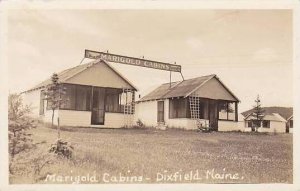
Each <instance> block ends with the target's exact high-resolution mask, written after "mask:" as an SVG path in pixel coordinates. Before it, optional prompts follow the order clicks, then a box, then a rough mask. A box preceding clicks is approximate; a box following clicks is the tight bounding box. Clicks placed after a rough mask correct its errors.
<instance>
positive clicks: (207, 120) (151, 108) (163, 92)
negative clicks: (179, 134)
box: [135, 75, 241, 131]
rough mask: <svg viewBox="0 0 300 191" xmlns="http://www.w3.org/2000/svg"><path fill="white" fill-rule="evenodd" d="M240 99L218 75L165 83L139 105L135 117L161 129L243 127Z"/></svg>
mask: <svg viewBox="0 0 300 191" xmlns="http://www.w3.org/2000/svg"><path fill="white" fill-rule="evenodd" d="M238 102H239V99H238V98H237V97H236V96H235V95H234V94H233V93H232V92H231V91H230V90H229V89H228V88H227V87H226V86H225V85H224V84H223V83H222V82H221V81H220V79H219V78H218V77H217V76H216V75H209V76H202V77H198V78H193V79H188V80H184V81H179V82H172V83H171V84H170V83H165V84H162V85H161V86H159V87H158V88H156V89H155V90H153V91H152V92H150V93H149V94H148V95H146V96H144V97H143V98H141V99H140V100H139V101H138V102H137V104H136V115H135V119H136V120H141V121H142V123H144V125H146V126H153V127H159V128H164V127H168V128H183V129H197V128H199V127H201V126H202V127H205V126H206V127H210V128H212V129H213V130H219V131H232V130H240V129H241V127H240V125H239V124H238Z"/></svg>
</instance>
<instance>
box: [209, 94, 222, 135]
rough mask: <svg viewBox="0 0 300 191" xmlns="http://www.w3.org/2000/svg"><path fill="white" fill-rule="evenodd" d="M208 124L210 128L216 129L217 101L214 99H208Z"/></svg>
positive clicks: (217, 116)
mask: <svg viewBox="0 0 300 191" xmlns="http://www.w3.org/2000/svg"><path fill="white" fill-rule="evenodd" d="M208 118H209V126H210V127H211V128H212V130H215V131H217V130H218V118H219V112H218V102H217V101H215V100H209V117H208Z"/></svg>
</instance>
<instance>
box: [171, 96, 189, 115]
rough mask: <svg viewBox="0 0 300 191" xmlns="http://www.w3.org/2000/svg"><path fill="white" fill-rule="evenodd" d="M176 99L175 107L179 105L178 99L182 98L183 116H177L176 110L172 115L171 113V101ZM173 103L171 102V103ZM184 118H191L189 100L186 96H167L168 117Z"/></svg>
mask: <svg viewBox="0 0 300 191" xmlns="http://www.w3.org/2000/svg"><path fill="white" fill-rule="evenodd" d="M174 100H175V101H177V102H176V103H177V104H176V105H177V107H179V106H178V105H179V104H178V100H183V101H184V102H185V103H184V105H185V115H184V116H183V117H178V112H177V113H176V114H175V115H174V116H173V115H171V112H172V111H171V102H173V101H174ZM172 104H173V103H172ZM173 108H174V106H173ZM184 118H186V119H189V118H191V116H190V108H189V100H188V98H183V97H179V98H169V119H184Z"/></svg>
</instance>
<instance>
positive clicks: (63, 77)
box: [23, 59, 137, 93]
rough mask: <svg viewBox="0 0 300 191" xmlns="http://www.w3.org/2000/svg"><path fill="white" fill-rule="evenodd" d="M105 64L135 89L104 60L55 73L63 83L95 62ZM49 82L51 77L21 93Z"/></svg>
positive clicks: (42, 86) (39, 87)
mask: <svg viewBox="0 0 300 191" xmlns="http://www.w3.org/2000/svg"><path fill="white" fill-rule="evenodd" d="M100 62H101V64H102V63H103V64H105V65H107V66H108V67H109V68H110V69H112V70H113V71H114V72H115V73H116V74H117V75H118V76H120V77H121V78H122V79H123V80H125V81H126V82H127V83H128V84H129V85H130V86H132V87H133V88H134V89H135V90H137V88H136V87H135V86H134V85H133V84H132V83H131V82H130V81H129V80H128V79H126V78H125V77H124V76H122V75H121V74H120V73H119V72H118V71H117V70H116V69H114V68H113V67H112V66H110V65H109V64H108V63H107V62H106V61H104V60H99V59H98V60H95V61H92V62H89V63H87V64H82V65H78V66H75V67H73V68H69V69H66V70H63V71H61V72H59V73H58V74H57V75H58V77H59V81H60V82H61V83H64V82H66V81H67V80H68V79H70V78H72V77H73V76H75V75H77V74H79V73H81V72H83V71H85V70H86V69H88V68H90V67H92V66H94V65H96V64H100ZM50 83H51V78H48V79H47V80H45V81H43V82H41V83H39V84H38V85H36V86H34V87H33V88H31V89H29V90H27V91H24V92H23V93H25V92H29V91H33V90H37V89H41V88H44V87H45V86H47V85H49V84H50Z"/></svg>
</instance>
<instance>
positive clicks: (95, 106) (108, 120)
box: [22, 60, 137, 128]
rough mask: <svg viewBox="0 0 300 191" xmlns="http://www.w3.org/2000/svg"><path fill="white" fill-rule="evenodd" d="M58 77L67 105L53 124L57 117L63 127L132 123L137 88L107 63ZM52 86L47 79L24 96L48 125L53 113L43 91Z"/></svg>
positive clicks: (33, 112)
mask: <svg viewBox="0 0 300 191" xmlns="http://www.w3.org/2000/svg"><path fill="white" fill-rule="evenodd" d="M58 77H59V81H60V82H61V83H62V85H63V87H64V88H66V94H65V95H62V96H63V99H65V100H67V102H66V103H65V104H63V105H61V107H60V108H59V110H58V111H56V112H55V114H54V124H57V117H58V116H59V120H60V125H62V126H83V127H90V126H93V127H107V128H120V127H123V126H124V125H126V121H128V119H126V118H129V120H133V114H134V101H135V100H134V97H135V96H134V95H135V91H136V90H137V89H136V88H135V87H134V86H133V85H132V84H131V83H130V82H129V81H128V80H127V79H126V78H125V77H123V76H122V75H121V74H120V73H118V72H117V71H116V70H115V69H114V68H112V67H111V66H110V65H109V64H108V63H106V62H105V61H103V60H96V61H94V62H90V63H88V64H83V65H78V66H76V67H73V68H70V69H67V70H64V71H62V72H60V73H58ZM50 83H51V79H48V80H46V81H44V82H42V83H40V84H38V85H37V86H35V87H34V88H32V89H30V90H28V91H25V92H23V93H22V95H23V99H24V102H25V104H27V105H31V107H32V109H33V111H32V116H34V117H36V118H39V119H41V120H42V121H44V122H48V123H50V122H51V119H52V110H51V108H50V103H48V102H47V101H46V100H45V99H44V88H45V87H46V86H47V85H49V84H50ZM124 112H126V113H125V114H126V115H124ZM124 116H125V118H124Z"/></svg>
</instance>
